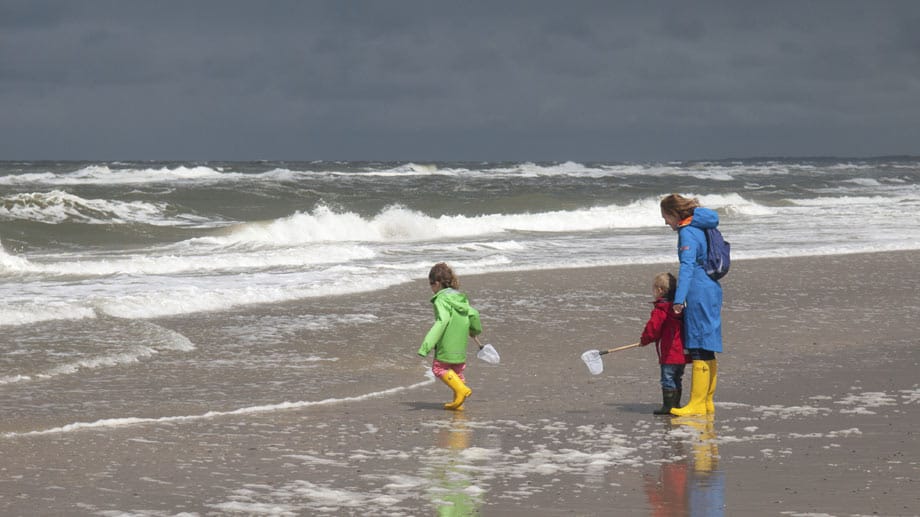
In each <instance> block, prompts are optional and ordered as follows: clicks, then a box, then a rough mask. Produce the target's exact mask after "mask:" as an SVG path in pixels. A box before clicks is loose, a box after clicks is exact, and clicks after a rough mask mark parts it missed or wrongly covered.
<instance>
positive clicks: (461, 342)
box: [418, 262, 482, 411]
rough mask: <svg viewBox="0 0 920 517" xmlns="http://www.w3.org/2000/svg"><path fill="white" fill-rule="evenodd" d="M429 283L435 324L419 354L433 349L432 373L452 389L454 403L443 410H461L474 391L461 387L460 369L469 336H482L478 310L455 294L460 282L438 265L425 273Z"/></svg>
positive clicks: (465, 386) (440, 264)
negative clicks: (432, 294)
mask: <svg viewBox="0 0 920 517" xmlns="http://www.w3.org/2000/svg"><path fill="white" fill-rule="evenodd" d="M428 283H429V285H431V292H433V293H435V295H434V296H433V297H432V298H431V304H432V305H434V325H432V327H431V330H429V331H428V334H426V335H425V339H424V341H422V346H421V347H419V349H418V355H420V356H422V357H426V356H427V355H428V352H431V349H432V348H433V349H434V350H435V355H434V361H433V362H432V365H431V371H432V373H434V375H435V377H437V378H439V379H441V380H442V381H444V384H447V385H448V386H449V387H450V389H452V390H454V400H453V402H448V403H446V404H444V409H453V410H455V411H461V410H463V401H464V400H466V398H467V397H469V396H470V395H471V394H472V393H473V390H471V389H470V388H469V387H467V385H466V384H464V380H465V379H464V377H463V370H464V369H466V347H467V340H468V339H469V336H478V335H479V334H481V333H482V323H481V322H480V321H479V311H477V310H476V309H474V308H473V307H472V306H471V305H470V302H469V300H467V298H466V295H465V294H463V293H461V292H460V291H458V290H457V289H458V288H459V287H460V279H459V278H457V275H455V274H454V271H453V270H452V269H451V268H450V266H448V265H447V264H445V263H444V262H439V263H437V264H435V265H434V266H433V267H432V268H431V271H429V272H428Z"/></svg>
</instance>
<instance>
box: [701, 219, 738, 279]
mask: <svg viewBox="0 0 920 517" xmlns="http://www.w3.org/2000/svg"><path fill="white" fill-rule="evenodd" d="M703 231H704V232H705V233H706V258H705V259H703V270H704V271H706V274H707V275H709V278H711V279H713V280H718V279H720V278H722V277H723V276H725V275H727V274H728V268H729V266H730V265H731V263H732V259H731V244H729V243H728V242H726V241H725V239H723V238H722V232H720V231H719V230H717V229H715V228H709V229H706V230H703Z"/></svg>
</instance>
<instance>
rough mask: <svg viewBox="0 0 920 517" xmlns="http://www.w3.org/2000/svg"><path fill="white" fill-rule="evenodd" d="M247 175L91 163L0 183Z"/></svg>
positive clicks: (175, 179)
mask: <svg viewBox="0 0 920 517" xmlns="http://www.w3.org/2000/svg"><path fill="white" fill-rule="evenodd" d="M240 176H245V175H241V174H234V173H223V172H220V171H217V170H214V169H212V168H210V167H184V166H180V167H175V168H172V169H171V168H168V167H162V168H159V169H132V168H126V169H112V168H110V167H109V166H107V165H90V166H87V167H84V168H82V169H79V170H76V171H73V172H68V173H58V174H55V173H51V172H43V173H30V174H14V175H7V176H0V185H3V184H6V185H26V184H44V185H125V184H148V183H174V182H182V181H205V180H207V181H216V180H223V179H234V178H236V177H240Z"/></svg>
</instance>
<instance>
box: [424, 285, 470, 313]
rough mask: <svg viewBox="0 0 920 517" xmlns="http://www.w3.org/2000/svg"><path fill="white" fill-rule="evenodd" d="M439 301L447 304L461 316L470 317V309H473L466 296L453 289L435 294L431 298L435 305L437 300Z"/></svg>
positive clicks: (449, 288)
mask: <svg viewBox="0 0 920 517" xmlns="http://www.w3.org/2000/svg"><path fill="white" fill-rule="evenodd" d="M438 299H440V301H441V303H444V304H446V305H447V306H448V307H450V308H451V309H452V310H454V311H456V312H457V314H460V315H461V316H467V315H469V313H470V309H471V308H472V307H471V306H470V301H469V300H468V299H467V298H466V295H465V294H463V293H461V292H460V291H458V290H456V289H453V288H451V287H448V288H446V289H441V290H440V291H438V292H437V293H435V295H434V296H432V297H431V303H434V302H435V300H438Z"/></svg>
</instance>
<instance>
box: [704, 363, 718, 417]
mask: <svg viewBox="0 0 920 517" xmlns="http://www.w3.org/2000/svg"><path fill="white" fill-rule="evenodd" d="M706 364H708V365H709V393H707V394H706V412H707V413H709V414H710V415H712V414H714V413H715V412H716V405H715V403H714V402H713V401H712V396H713V394H715V392H716V377H718V373H719V363H718V362H716V360H715V359H712V360H709V361H706Z"/></svg>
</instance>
